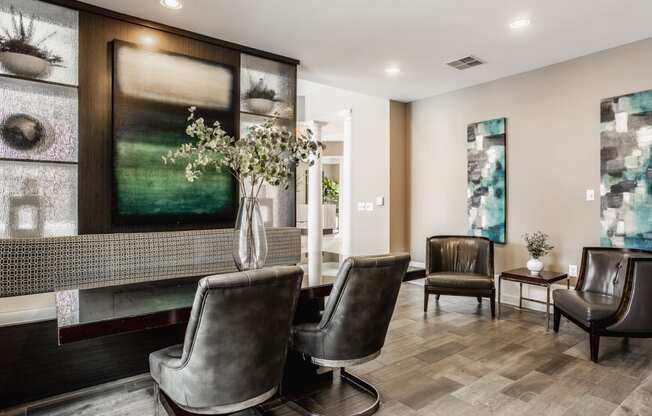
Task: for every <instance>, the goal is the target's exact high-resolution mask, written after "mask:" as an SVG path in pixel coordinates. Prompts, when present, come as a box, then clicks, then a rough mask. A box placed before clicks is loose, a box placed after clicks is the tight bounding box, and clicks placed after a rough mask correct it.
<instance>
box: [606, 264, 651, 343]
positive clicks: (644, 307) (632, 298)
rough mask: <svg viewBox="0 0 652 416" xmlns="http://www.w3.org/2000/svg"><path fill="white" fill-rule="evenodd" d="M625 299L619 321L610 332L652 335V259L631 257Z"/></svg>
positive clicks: (610, 328)
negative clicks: (651, 300)
mask: <svg viewBox="0 0 652 416" xmlns="http://www.w3.org/2000/svg"><path fill="white" fill-rule="evenodd" d="M625 292H626V293H625V299H624V302H623V303H622V304H621V309H620V310H619V311H618V316H617V321H616V323H615V324H613V325H612V326H610V327H608V328H607V329H608V330H609V331H614V332H622V333H633V334H636V335H641V334H648V335H649V334H652V302H650V299H652V257H650V256H646V257H641V256H637V257H630V258H629V260H628V265H627V277H626V284H625Z"/></svg>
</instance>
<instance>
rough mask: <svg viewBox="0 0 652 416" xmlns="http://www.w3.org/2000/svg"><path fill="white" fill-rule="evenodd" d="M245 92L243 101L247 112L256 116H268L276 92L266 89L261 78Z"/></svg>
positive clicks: (272, 107) (272, 106)
mask: <svg viewBox="0 0 652 416" xmlns="http://www.w3.org/2000/svg"><path fill="white" fill-rule="evenodd" d="M250 84H253V86H252V87H251V88H249V90H247V92H245V97H244V101H245V104H246V105H247V108H248V109H249V111H251V112H253V113H257V114H269V113H270V112H271V111H272V110H273V109H274V102H275V99H276V91H274V90H273V89H271V88H268V87H267V85H266V84H265V80H264V79H263V78H260V79H258V82H257V83H255V84H254V83H253V81H250Z"/></svg>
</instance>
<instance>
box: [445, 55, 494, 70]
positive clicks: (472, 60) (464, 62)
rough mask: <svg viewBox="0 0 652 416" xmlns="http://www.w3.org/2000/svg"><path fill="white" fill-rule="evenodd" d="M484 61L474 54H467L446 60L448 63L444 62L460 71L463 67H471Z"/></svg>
mask: <svg viewBox="0 0 652 416" xmlns="http://www.w3.org/2000/svg"><path fill="white" fill-rule="evenodd" d="M484 63H485V62H484V61H483V60H482V59H480V58H478V57H476V56H473V55H469V56H466V57H464V58H461V59H457V60H455V61H451V62H448V63H446V65H448V66H452V67H453V68H455V69H459V70H460V71H462V70H464V69H469V68H473V67H474V66H478V65H482V64H484Z"/></svg>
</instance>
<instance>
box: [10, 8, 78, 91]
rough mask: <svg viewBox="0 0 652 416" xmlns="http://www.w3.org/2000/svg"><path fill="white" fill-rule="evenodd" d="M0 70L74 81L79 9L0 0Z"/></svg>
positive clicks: (27, 75) (68, 83)
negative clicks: (0, 35)
mask: <svg viewBox="0 0 652 416" xmlns="http://www.w3.org/2000/svg"><path fill="white" fill-rule="evenodd" d="M0 33H1V34H2V39H0V73H4V74H8V75H14V76H18V77H25V78H35V79H41V80H46V81H50V82H57V83H62V84H67V85H77V82H78V74H77V73H78V67H77V62H78V49H79V34H78V33H79V13H78V12H77V11H76V10H71V9H67V8H64V7H59V6H55V5H52V4H49V3H45V2H42V1H37V0H0Z"/></svg>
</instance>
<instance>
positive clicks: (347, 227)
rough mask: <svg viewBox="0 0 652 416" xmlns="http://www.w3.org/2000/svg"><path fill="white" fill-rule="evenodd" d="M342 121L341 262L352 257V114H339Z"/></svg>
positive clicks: (345, 111) (343, 112)
mask: <svg viewBox="0 0 652 416" xmlns="http://www.w3.org/2000/svg"><path fill="white" fill-rule="evenodd" d="M340 115H341V117H342V119H343V121H344V135H343V137H342V139H343V142H344V145H343V150H342V153H343V154H342V176H341V177H340V199H341V201H342V204H341V206H342V209H341V210H340V220H341V225H340V238H341V241H342V253H341V258H340V260H341V261H344V260H345V259H346V258H347V257H350V256H352V255H353V243H352V240H353V233H352V231H351V228H352V227H351V224H352V218H353V210H354V206H355V202H354V201H353V186H352V180H353V179H352V173H353V163H352V162H351V159H352V156H353V129H352V127H353V126H352V112H351V110H350V109H348V110H344V111H342V112H340Z"/></svg>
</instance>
